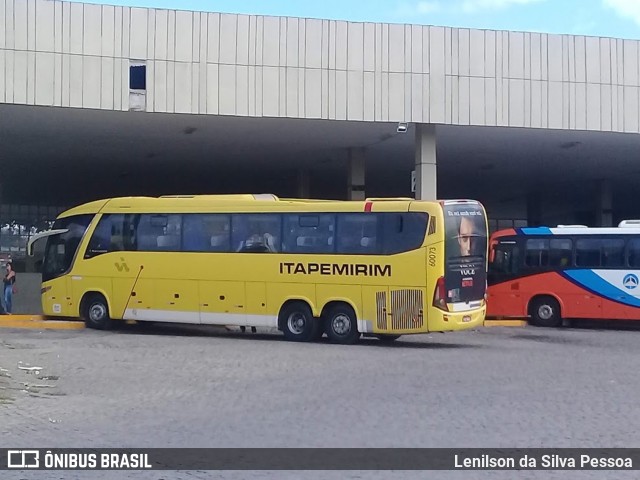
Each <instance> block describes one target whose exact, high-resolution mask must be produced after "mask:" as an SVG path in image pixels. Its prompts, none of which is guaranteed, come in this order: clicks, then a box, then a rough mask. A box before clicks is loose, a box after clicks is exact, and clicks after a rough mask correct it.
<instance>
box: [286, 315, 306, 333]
mask: <svg viewBox="0 0 640 480" xmlns="http://www.w3.org/2000/svg"><path fill="white" fill-rule="evenodd" d="M305 323H306V321H305V318H304V315H303V314H302V313H297V312H296V313H292V314H291V315H289V318H287V327H289V331H290V332H291V333H295V334H296V335H300V334H302V333H303V332H304V325H305Z"/></svg>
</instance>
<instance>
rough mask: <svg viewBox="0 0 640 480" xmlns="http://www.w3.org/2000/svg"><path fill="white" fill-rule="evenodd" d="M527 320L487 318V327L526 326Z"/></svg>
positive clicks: (485, 323) (485, 322)
mask: <svg viewBox="0 0 640 480" xmlns="http://www.w3.org/2000/svg"><path fill="white" fill-rule="evenodd" d="M527 325H528V322H527V321H526V320H485V321H484V326H485V327H526V326H527Z"/></svg>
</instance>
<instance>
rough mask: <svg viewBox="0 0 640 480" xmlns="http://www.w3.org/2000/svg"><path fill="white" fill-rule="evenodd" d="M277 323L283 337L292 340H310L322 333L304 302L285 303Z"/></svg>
mask: <svg viewBox="0 0 640 480" xmlns="http://www.w3.org/2000/svg"><path fill="white" fill-rule="evenodd" d="M279 323H280V328H281V329H282V333H284V336H285V338H286V339H287V340H290V341H293V342H310V341H313V340H317V339H318V338H319V336H321V335H322V330H321V328H320V327H321V326H320V322H319V321H318V320H316V318H314V316H313V313H312V312H311V308H309V305H307V304H306V303H304V302H293V303H289V304H287V305H285V306H284V307H283V308H282V310H281V311H280V322H279Z"/></svg>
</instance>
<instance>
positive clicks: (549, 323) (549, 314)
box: [529, 297, 562, 327]
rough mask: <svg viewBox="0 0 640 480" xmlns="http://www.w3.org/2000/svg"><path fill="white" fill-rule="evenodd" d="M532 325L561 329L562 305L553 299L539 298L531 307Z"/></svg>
mask: <svg viewBox="0 0 640 480" xmlns="http://www.w3.org/2000/svg"><path fill="white" fill-rule="evenodd" d="M529 309H530V313H531V323H533V324H534V325H537V326H539V327H559V326H560V325H561V324H562V316H561V315H560V304H559V303H558V301H557V300H556V299H555V298H553V297H538V298H535V299H534V300H533V301H532V302H531V306H530V307H529Z"/></svg>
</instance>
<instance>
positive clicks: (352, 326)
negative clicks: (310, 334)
mask: <svg viewBox="0 0 640 480" xmlns="http://www.w3.org/2000/svg"><path fill="white" fill-rule="evenodd" d="M324 330H325V332H326V333H327V337H329V340H330V341H331V342H334V343H342V344H345V345H350V344H353V343H356V342H357V341H358V339H359V338H360V332H359V331H358V321H357V319H356V314H355V312H354V311H353V308H351V307H350V306H349V305H346V304H337V305H334V306H332V307H330V308H329V310H328V311H327V312H326V314H325V315H324Z"/></svg>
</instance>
